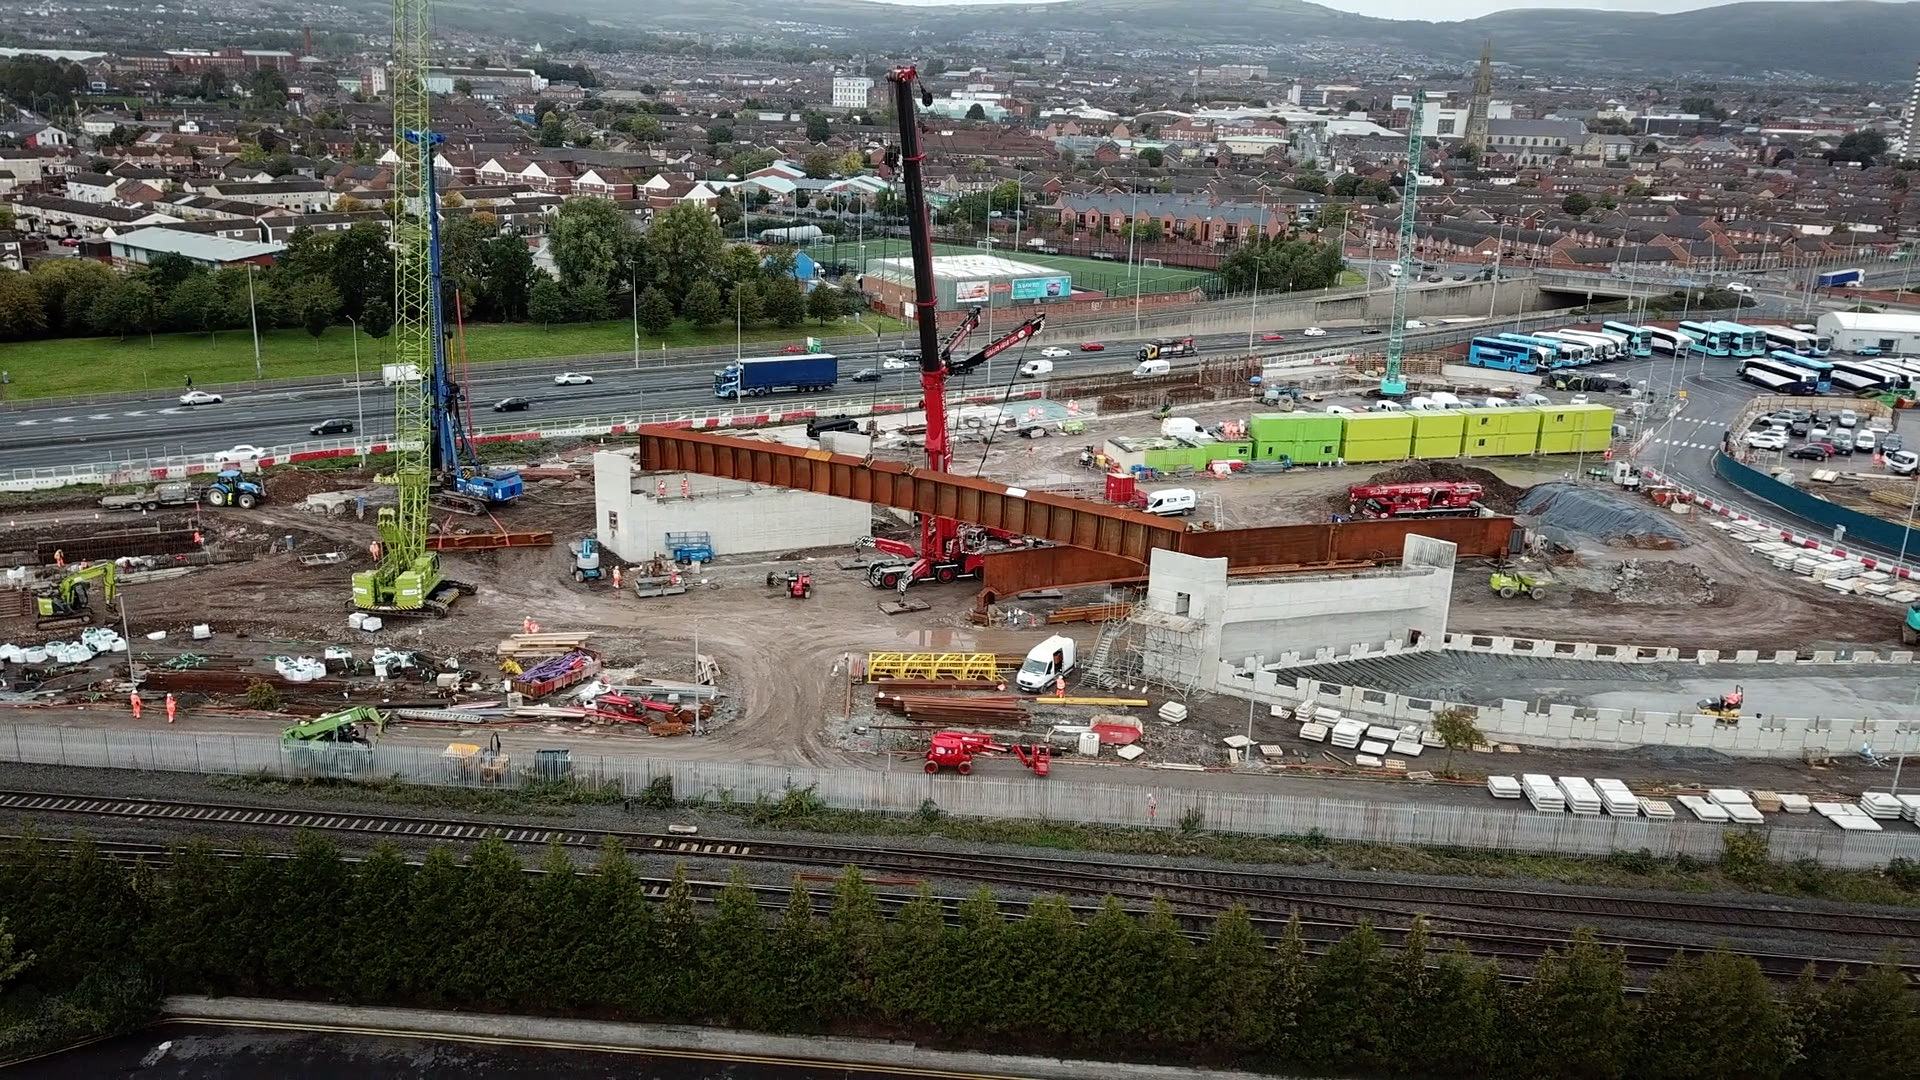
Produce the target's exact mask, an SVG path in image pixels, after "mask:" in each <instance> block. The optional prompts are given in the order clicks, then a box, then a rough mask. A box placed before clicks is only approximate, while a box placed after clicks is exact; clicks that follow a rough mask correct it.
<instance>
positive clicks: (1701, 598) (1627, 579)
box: [1611, 559, 1716, 607]
mask: <svg viewBox="0 0 1920 1080" xmlns="http://www.w3.org/2000/svg"><path fill="white" fill-rule="evenodd" d="M1714 584H1715V583H1714V580H1713V579H1712V578H1710V577H1708V576H1707V575H1706V574H1704V573H1701V571H1700V568H1699V567H1697V566H1694V565H1693V564H1692V563H1683V562H1668V561H1662V560H1641V559H1628V560H1626V561H1624V562H1622V563H1621V564H1620V566H1619V568H1618V569H1617V570H1616V571H1615V573H1614V579H1613V588H1612V590H1611V595H1612V597H1613V600H1614V602H1615V603H1619V604H1654V605H1657V606H1660V607H1675V606H1680V605H1685V604H1693V605H1705V604H1711V603H1713V602H1714V600H1715V598H1716V594H1715V592H1714Z"/></svg>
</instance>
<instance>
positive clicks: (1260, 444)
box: [1247, 413, 1346, 465]
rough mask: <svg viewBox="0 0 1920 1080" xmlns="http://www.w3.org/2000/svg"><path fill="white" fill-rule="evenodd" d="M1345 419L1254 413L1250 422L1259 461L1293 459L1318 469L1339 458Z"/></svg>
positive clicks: (1256, 457) (1319, 415) (1336, 416)
mask: <svg viewBox="0 0 1920 1080" xmlns="http://www.w3.org/2000/svg"><path fill="white" fill-rule="evenodd" d="M1345 419H1346V417H1343V416H1339V415H1337V414H1336V415H1333V416H1328V415H1325V414H1316V413H1255V414H1254V415H1253V417H1252V418H1251V419H1249V420H1248V421H1247V433H1248V434H1249V435H1251V436H1253V450H1254V457H1255V459H1257V460H1259V461H1278V460H1280V459H1281V458H1283V457H1284V458H1291V459H1292V460H1293V461H1294V462H1295V463H1296V464H1304V465H1317V464H1319V463H1321V462H1324V461H1333V460H1335V459H1337V458H1339V456H1340V441H1341V438H1342V437H1343V435H1344V433H1345V431H1346V425H1345V424H1344V423H1342V421H1343V420H1345Z"/></svg>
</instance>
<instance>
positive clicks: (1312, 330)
mask: <svg viewBox="0 0 1920 1080" xmlns="http://www.w3.org/2000/svg"><path fill="white" fill-rule="evenodd" d="M1300 336H1301V337H1326V336H1327V332H1326V331H1325V330H1322V329H1320V328H1319V327H1317V326H1309V327H1307V328H1306V329H1305V330H1302V331H1300Z"/></svg>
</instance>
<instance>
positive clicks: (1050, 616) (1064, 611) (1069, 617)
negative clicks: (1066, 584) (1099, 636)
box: [1047, 604, 1133, 623]
mask: <svg viewBox="0 0 1920 1080" xmlns="http://www.w3.org/2000/svg"><path fill="white" fill-rule="evenodd" d="M1132 613H1133V605H1132V604H1074V605H1071V606H1068V607H1059V608H1054V609H1053V610H1052V611H1050V612H1048V613H1047V622H1049V623H1073V622H1106V621H1108V620H1110V619H1124V618H1126V617H1127V616H1128V615H1130V614H1132Z"/></svg>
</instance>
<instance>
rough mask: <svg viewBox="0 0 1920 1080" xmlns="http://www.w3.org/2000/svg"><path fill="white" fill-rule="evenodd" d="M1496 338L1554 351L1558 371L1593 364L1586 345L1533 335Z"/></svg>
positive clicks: (1500, 335)
mask: <svg viewBox="0 0 1920 1080" xmlns="http://www.w3.org/2000/svg"><path fill="white" fill-rule="evenodd" d="M1495 336H1497V337H1498V338H1499V339H1500V340H1501V341H1512V342H1516V343H1518V344H1521V345H1539V346H1541V347H1542V348H1546V349H1550V350H1552V351H1553V356H1554V360H1553V364H1552V367H1553V368H1554V369H1556V370H1557V369H1559V368H1570V367H1579V366H1580V365H1581V364H1586V363H1591V362H1592V359H1591V356H1590V354H1591V352H1592V350H1591V349H1589V348H1587V347H1586V346H1585V345H1579V344H1575V343H1574V342H1571V341H1562V340H1560V339H1559V338H1549V337H1535V336H1533V335H1531V334H1498V335H1495Z"/></svg>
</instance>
